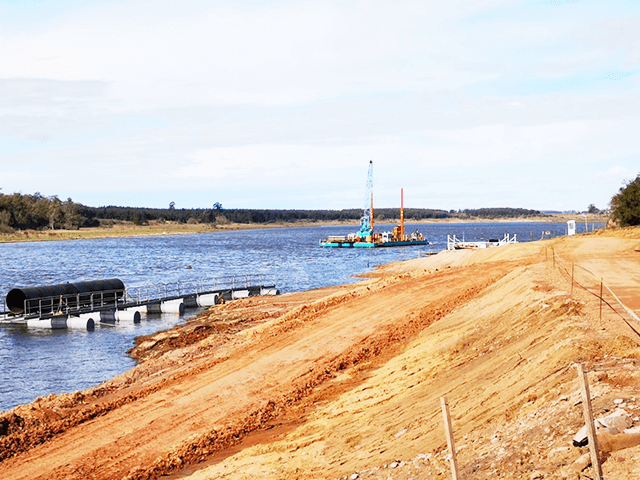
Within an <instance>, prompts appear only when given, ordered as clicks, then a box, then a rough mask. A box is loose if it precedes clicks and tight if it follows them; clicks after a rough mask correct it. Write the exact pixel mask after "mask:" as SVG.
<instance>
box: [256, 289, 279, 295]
mask: <svg viewBox="0 0 640 480" xmlns="http://www.w3.org/2000/svg"><path fill="white" fill-rule="evenodd" d="M260 295H280V290H278V289H277V288H260Z"/></svg>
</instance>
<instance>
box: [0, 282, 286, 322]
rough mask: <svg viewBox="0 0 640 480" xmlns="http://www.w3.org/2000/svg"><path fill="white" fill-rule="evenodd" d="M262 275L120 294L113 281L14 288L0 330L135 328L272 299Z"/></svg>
mask: <svg viewBox="0 0 640 480" xmlns="http://www.w3.org/2000/svg"><path fill="white" fill-rule="evenodd" d="M279 293H280V291H279V290H278V289H277V288H276V287H275V285H274V284H271V283H269V282H266V281H265V279H264V277H263V276H262V275H254V276H242V277H227V278H221V279H215V280H199V281H189V282H176V283H161V284H155V285H150V286H145V287H136V288H133V289H126V288H125V286H124V283H123V282H122V281H121V280H120V279H117V278H110V279H105V280H94V281H88V282H76V283H64V284H58V285H46V286H41V287H26V288H14V289H12V290H10V291H9V293H8V294H7V296H6V299H5V305H4V306H2V305H0V307H2V308H0V324H18V325H26V326H27V327H28V328H45V329H63V328H66V329H81V330H92V329H94V328H95V326H96V325H99V324H111V325H113V324H116V323H129V324H131V323H139V322H140V320H141V318H142V315H153V314H162V313H170V314H175V315H183V314H184V313H185V310H186V309H189V308H206V307H211V306H213V305H217V304H219V303H223V302H225V301H230V300H235V299H239V298H246V297H253V296H257V295H278V294H279Z"/></svg>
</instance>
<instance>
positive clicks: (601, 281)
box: [600, 277, 603, 322]
mask: <svg viewBox="0 0 640 480" xmlns="http://www.w3.org/2000/svg"><path fill="white" fill-rule="evenodd" d="M602 283H603V280H602V277H600V322H602V293H603V292H602Z"/></svg>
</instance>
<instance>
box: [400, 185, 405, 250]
mask: <svg viewBox="0 0 640 480" xmlns="http://www.w3.org/2000/svg"><path fill="white" fill-rule="evenodd" d="M400 239H401V240H404V188H401V189H400Z"/></svg>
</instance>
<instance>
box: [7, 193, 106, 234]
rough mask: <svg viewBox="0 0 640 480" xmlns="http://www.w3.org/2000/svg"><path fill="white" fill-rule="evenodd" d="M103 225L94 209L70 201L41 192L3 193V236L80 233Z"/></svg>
mask: <svg viewBox="0 0 640 480" xmlns="http://www.w3.org/2000/svg"><path fill="white" fill-rule="evenodd" d="M99 224H100V223H99V222H98V220H97V219H96V218H95V212H94V211H93V209H91V208H90V207H85V206H84V205H80V204H78V203H73V202H72V201H71V199H70V198H69V199H67V201H65V202H63V201H61V200H60V199H59V198H58V197H56V196H53V197H43V196H42V195H40V193H36V194H35V195H22V194H20V193H14V194H13V195H3V194H0V233H9V232H12V231H13V230H25V229H33V230H44V229H47V228H48V229H52V230H55V229H61V228H64V229H67V230H77V229H79V228H80V227H97V226H98V225H99Z"/></svg>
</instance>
